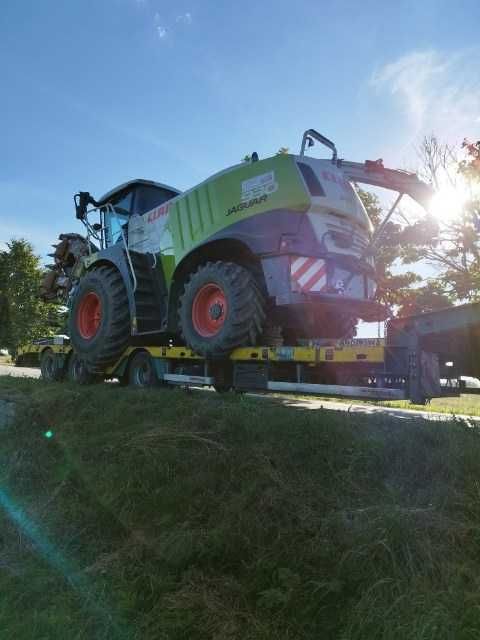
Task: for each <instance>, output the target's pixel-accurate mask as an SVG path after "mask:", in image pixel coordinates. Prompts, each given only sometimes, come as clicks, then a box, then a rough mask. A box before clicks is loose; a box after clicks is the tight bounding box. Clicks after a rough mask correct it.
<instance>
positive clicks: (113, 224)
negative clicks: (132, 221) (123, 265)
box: [105, 191, 133, 246]
mask: <svg viewBox="0 0 480 640" xmlns="http://www.w3.org/2000/svg"><path fill="white" fill-rule="evenodd" d="M132 200H133V192H132V191H128V192H127V193H122V194H120V195H118V196H115V197H114V198H112V200H111V201H110V203H111V204H112V205H113V207H114V208H115V212H116V215H114V214H113V213H112V212H111V211H108V210H107V211H106V212H105V228H106V233H105V241H106V245H107V246H111V245H112V244H115V243H117V242H121V240H122V228H123V231H124V233H125V234H126V230H127V222H128V218H129V217H130V214H131V212H132Z"/></svg>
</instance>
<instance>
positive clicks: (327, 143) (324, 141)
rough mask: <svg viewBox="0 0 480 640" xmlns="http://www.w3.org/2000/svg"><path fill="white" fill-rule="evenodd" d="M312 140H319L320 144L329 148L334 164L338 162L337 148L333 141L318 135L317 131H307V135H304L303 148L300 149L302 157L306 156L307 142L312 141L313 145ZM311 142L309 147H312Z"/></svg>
mask: <svg viewBox="0 0 480 640" xmlns="http://www.w3.org/2000/svg"><path fill="white" fill-rule="evenodd" d="M312 138H314V139H315V140H318V142H320V143H321V144H323V145H324V146H325V147H328V148H329V149H330V150H331V151H332V152H333V155H332V162H336V161H337V155H338V154H337V147H336V146H335V145H334V144H333V142H332V141H331V140H329V139H328V138H326V137H325V136H322V134H321V133H318V131H315V129H307V131H305V133H304V134H303V138H302V148H301V149H300V155H301V156H303V155H305V145H306V144H307V140H309V139H310V142H311V143H312V144H313V142H312ZM310 142H309V145H308V146H309V147H311V146H312V144H310Z"/></svg>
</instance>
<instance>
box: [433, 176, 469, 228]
mask: <svg viewBox="0 0 480 640" xmlns="http://www.w3.org/2000/svg"><path fill="white" fill-rule="evenodd" d="M470 198H471V194H470V190H469V189H468V188H467V187H466V186H465V185H456V186H453V185H446V186H443V187H440V189H439V190H438V191H437V192H436V193H435V195H434V196H433V198H432V202H431V204H430V212H431V213H432V214H433V215H434V216H435V217H436V218H437V219H438V220H439V221H443V222H452V221H453V220H455V219H456V218H459V217H460V214H461V213H462V210H463V208H464V206H465V204H466V203H467V201H468V200H469V199H470Z"/></svg>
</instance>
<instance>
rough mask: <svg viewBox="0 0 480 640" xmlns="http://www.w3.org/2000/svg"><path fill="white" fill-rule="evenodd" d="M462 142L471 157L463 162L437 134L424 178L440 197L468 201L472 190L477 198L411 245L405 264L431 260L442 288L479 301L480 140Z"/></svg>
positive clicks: (427, 151) (425, 147)
mask: <svg viewBox="0 0 480 640" xmlns="http://www.w3.org/2000/svg"><path fill="white" fill-rule="evenodd" d="M462 146H463V149H464V151H465V153H466V157H465V158H464V159H462V160H460V161H459V160H458V154H457V153H456V152H455V150H454V149H452V148H451V147H450V146H448V145H446V144H442V143H440V142H439V141H438V140H437V138H436V137H435V136H433V135H432V136H430V137H429V138H425V139H424V141H423V143H422V145H421V146H420V150H419V151H420V157H421V159H422V170H423V177H424V178H425V179H427V180H428V181H429V182H431V183H432V184H433V185H434V186H435V187H436V189H437V190H438V193H439V195H440V197H442V194H444V193H446V194H450V197H452V194H453V196H454V197H455V195H456V197H458V198H459V199H460V200H463V198H464V195H465V194H466V193H468V192H470V194H472V197H470V199H468V200H467V201H466V202H465V203H464V205H463V207H462V209H461V211H460V213H459V214H458V215H456V216H452V217H448V216H447V217H444V218H442V217H440V218H439V219H438V224H437V226H436V230H435V229H433V227H432V228H431V232H430V233H428V234H427V235H426V236H425V237H421V238H418V239H417V241H416V242H415V243H413V244H412V245H409V246H407V248H406V250H405V251H404V256H403V262H404V263H405V264H407V263H409V264H414V263H418V262H419V261H423V262H427V263H429V264H430V265H432V266H433V267H434V268H435V270H436V272H437V276H436V277H435V287H436V288H437V289H438V290H439V291H443V293H444V295H446V296H447V297H448V298H450V299H451V300H453V301H465V300H467V301H476V300H479V299H480V244H479V239H480V234H479V231H480V228H479V226H480V221H479V211H480V199H479V197H478V196H474V195H473V194H475V193H478V186H479V185H480V142H477V143H475V144H471V143H468V142H467V141H465V142H464V143H463V145H462ZM475 187H476V189H475Z"/></svg>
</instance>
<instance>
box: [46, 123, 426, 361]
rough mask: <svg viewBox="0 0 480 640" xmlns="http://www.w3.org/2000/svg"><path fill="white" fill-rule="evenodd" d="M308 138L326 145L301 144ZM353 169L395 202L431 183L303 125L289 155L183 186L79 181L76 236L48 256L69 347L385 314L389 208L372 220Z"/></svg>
mask: <svg viewBox="0 0 480 640" xmlns="http://www.w3.org/2000/svg"><path fill="white" fill-rule="evenodd" d="M315 142H319V143H321V144H322V145H324V146H326V147H327V148H328V149H329V150H330V151H331V153H332V155H331V158H330V159H328V158H327V159H317V158H312V157H310V156H307V155H306V154H305V151H306V149H309V148H311V147H312V146H313V145H314V144H315ZM355 183H365V184H370V185H374V186H378V187H383V188H386V189H390V190H394V191H397V192H398V194H399V195H398V198H397V201H396V204H398V201H399V200H400V198H401V197H403V195H404V194H408V195H411V196H412V197H413V198H414V199H415V200H416V201H417V202H419V203H420V204H422V205H423V206H424V205H425V204H426V202H427V201H428V199H429V197H430V195H431V193H432V191H431V189H430V187H429V186H428V185H425V184H424V183H422V182H421V181H420V180H419V179H418V178H417V176H416V175H415V174H412V173H407V172H404V171H394V170H390V169H386V168H385V167H384V166H383V163H382V162H381V161H375V162H370V161H367V162H364V163H355V162H349V161H345V160H340V159H339V158H338V154H337V150H336V147H335V145H334V143H333V142H332V141H331V140H329V139H328V138H326V137H325V136H323V135H321V134H319V133H318V132H317V131H315V130H314V129H309V130H308V131H306V132H305V133H304V135H303V139H302V145H301V150H300V154H299V155H293V154H280V155H276V156H273V157H271V158H265V159H261V160H258V159H257V158H255V161H253V159H252V160H251V161H250V162H243V163H241V164H239V165H235V166H233V167H230V168H228V169H225V170H223V171H221V172H219V173H217V174H215V175H213V176H211V177H210V178H208V179H207V180H205V181H204V182H202V183H201V184H199V185H197V186H196V187H194V188H192V189H189V190H188V191H186V192H185V193H180V192H179V191H178V190H176V189H173V188H172V187H168V186H166V185H163V184H160V183H157V182H151V181H148V180H133V181H130V182H127V183H124V184H122V185H120V186H118V187H116V188H115V189H113V190H111V191H109V192H108V193H106V194H105V195H104V196H103V197H102V198H100V199H99V200H96V199H95V198H93V197H92V196H91V195H90V194H89V193H88V192H80V193H79V194H77V195H76V196H75V207H76V215H77V218H78V219H80V220H81V221H82V222H83V223H84V224H85V226H86V228H87V240H86V241H85V243H84V245H82V246H80V251H79V252H77V254H75V255H74V256H73V257H72V255H71V254H69V253H68V250H67V251H66V252H64V253H62V255H61V256H56V263H55V265H54V268H55V269H56V271H57V274H58V276H61V277H59V278H57V280H55V282H57V283H60V282H61V283H62V285H61V287H60V286H59V287H57V292H58V297H59V298H62V297H63V299H64V298H65V296H67V297H68V298H69V303H70V308H71V313H70V336H71V340H72V344H73V346H74V348H75V350H76V352H77V353H79V354H80V356H81V357H82V358H84V360H85V361H86V362H87V363H88V364H89V366H91V367H92V368H93V369H97V370H100V369H101V368H102V367H105V366H107V365H109V364H111V363H112V362H114V361H115V360H116V359H117V358H118V357H119V356H120V354H121V353H122V351H123V350H124V349H125V348H126V347H127V346H128V345H130V344H133V343H135V344H137V345H138V344H142V340H147V337H148V340H149V342H150V343H151V341H152V339H153V340H155V341H156V343H157V344H161V345H162V344H168V343H170V342H171V341H172V340H173V341H176V342H177V344H185V345H187V346H188V347H190V348H191V349H193V350H194V351H195V352H196V353H198V354H200V355H203V356H205V357H207V358H222V357H225V356H228V354H229V353H230V352H231V351H232V350H233V349H235V348H236V347H239V346H246V345H255V344H264V345H266V346H268V345H270V344H272V343H273V344H276V345H278V344H282V342H287V343H288V344H291V345H295V344H305V342H308V341H312V340H317V339H330V340H338V339H341V338H346V337H351V336H352V335H353V332H354V328H355V325H356V323H357V321H358V319H364V320H380V319H385V318H386V316H387V313H388V312H387V310H386V309H385V308H384V307H383V306H382V305H380V304H379V303H378V302H377V301H376V300H375V291H376V280H377V275H376V271H375V261H374V256H375V247H376V246H378V243H379V242H380V241H381V234H382V232H383V229H384V228H385V224H386V222H388V219H390V217H391V215H392V214H393V211H394V208H392V209H391V211H390V212H389V214H388V215H387V218H386V220H384V222H383V223H382V225H381V226H380V228H379V229H377V230H376V231H374V229H373V227H372V224H371V221H370V220H369V218H368V215H367V212H366V211H365V208H364V206H363V204H362V202H361V200H360V198H359V196H358V194H357V191H356V189H355V187H354V184H355ZM89 207H92V208H91V209H89ZM92 212H96V213H97V214H98V215H99V221H98V222H91V221H90V219H89V216H90V214H91V213H92ZM96 244H98V245H99V246H98V248H95V247H96ZM62 251H63V250H62ZM66 256H67V257H68V264H69V265H70V266H69V271H68V274H66V273H64V265H65V264H66V262H67V258H66ZM65 276H68V277H65ZM62 278H63V279H62ZM52 290H55V283H53V284H52V286H51V289H50V291H52Z"/></svg>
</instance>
